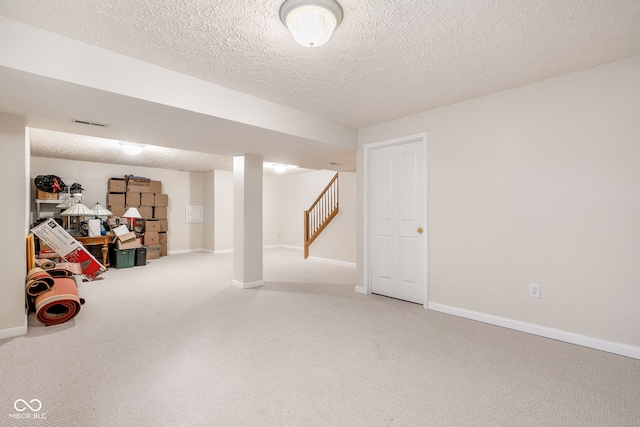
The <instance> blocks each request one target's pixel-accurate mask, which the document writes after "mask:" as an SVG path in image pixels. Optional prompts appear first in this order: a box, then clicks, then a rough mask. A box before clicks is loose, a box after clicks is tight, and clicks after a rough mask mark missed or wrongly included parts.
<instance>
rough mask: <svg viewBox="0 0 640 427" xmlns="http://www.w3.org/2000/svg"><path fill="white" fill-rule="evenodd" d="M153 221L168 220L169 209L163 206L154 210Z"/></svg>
mask: <svg viewBox="0 0 640 427" xmlns="http://www.w3.org/2000/svg"><path fill="white" fill-rule="evenodd" d="M153 219H167V208H166V207H163V206H156V207H155V208H153Z"/></svg>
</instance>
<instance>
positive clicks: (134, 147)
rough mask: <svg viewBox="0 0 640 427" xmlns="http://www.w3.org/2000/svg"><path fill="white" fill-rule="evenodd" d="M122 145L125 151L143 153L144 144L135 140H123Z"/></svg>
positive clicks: (132, 153)
mask: <svg viewBox="0 0 640 427" xmlns="http://www.w3.org/2000/svg"><path fill="white" fill-rule="evenodd" d="M120 145H121V146H122V149H123V150H124V152H125V153H127V154H131V155H136V154H140V153H142V149H143V148H144V144H136V143H135V142H124V141H123V142H121V143H120Z"/></svg>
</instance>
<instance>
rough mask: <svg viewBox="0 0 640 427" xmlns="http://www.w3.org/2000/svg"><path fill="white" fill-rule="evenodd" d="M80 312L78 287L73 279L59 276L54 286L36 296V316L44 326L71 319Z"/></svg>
mask: <svg viewBox="0 0 640 427" xmlns="http://www.w3.org/2000/svg"><path fill="white" fill-rule="evenodd" d="M79 312H80V298H79V297H78V287H77V286H76V282H75V281H74V280H73V279H69V278H66V277H60V278H56V279H55V284H54V286H53V287H52V288H51V289H50V290H49V291H47V292H45V293H42V294H40V295H38V296H37V297H36V318H37V319H38V321H39V322H40V323H42V324H44V325H45V326H51V325H58V324H60V323H64V322H66V321H68V320H71V319H73V318H74V317H76V315H77V314H78V313H79Z"/></svg>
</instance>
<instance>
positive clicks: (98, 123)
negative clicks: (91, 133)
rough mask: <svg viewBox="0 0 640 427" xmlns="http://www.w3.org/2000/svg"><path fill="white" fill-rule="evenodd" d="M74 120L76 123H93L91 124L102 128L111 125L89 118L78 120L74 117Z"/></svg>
mask: <svg viewBox="0 0 640 427" xmlns="http://www.w3.org/2000/svg"><path fill="white" fill-rule="evenodd" d="M73 121H74V122H75V123H80V124H81V125H91V126H98V127H101V128H106V127H107V126H109V125H108V124H106V123H100V122H91V121H89V120H77V119H73Z"/></svg>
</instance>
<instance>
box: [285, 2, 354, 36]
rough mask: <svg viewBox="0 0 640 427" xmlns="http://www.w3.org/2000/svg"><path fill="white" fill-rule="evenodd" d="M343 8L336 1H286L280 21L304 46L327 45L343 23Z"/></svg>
mask: <svg viewBox="0 0 640 427" xmlns="http://www.w3.org/2000/svg"><path fill="white" fill-rule="evenodd" d="M342 15H343V14H342V7H340V5H339V4H338V2H337V1H335V0H286V1H285V2H284V3H282V6H280V20H281V21H282V22H283V23H284V25H286V26H287V28H288V29H289V31H291V34H292V35H293V38H294V39H295V40H296V41H297V42H298V43H300V44H301V45H302V46H307V47H318V46H322V45H323V44H325V43H326V42H327V41H328V40H329V38H331V34H333V30H335V29H336V27H337V26H338V25H340V23H341V22H342Z"/></svg>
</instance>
